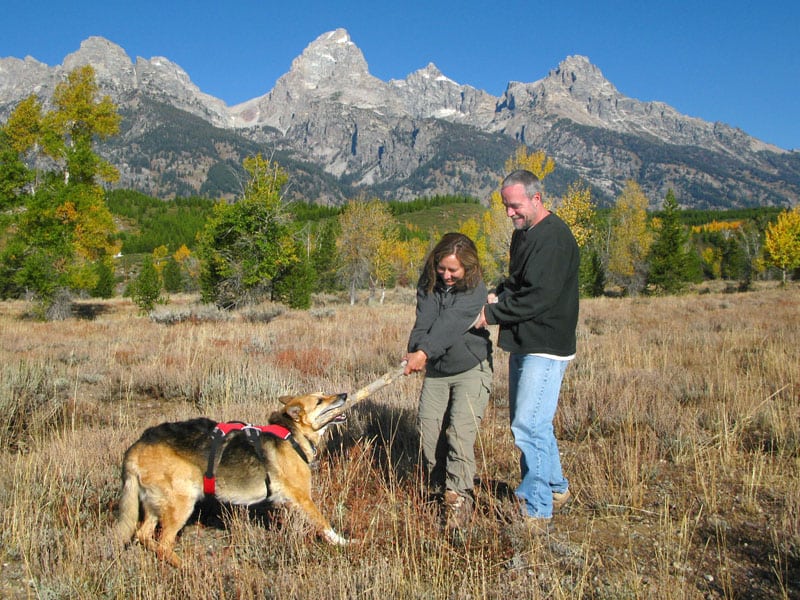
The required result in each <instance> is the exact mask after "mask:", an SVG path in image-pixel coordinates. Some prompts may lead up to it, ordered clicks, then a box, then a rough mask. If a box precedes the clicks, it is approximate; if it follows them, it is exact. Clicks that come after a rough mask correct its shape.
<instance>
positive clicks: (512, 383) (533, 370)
mask: <svg viewBox="0 0 800 600" xmlns="http://www.w3.org/2000/svg"><path fill="white" fill-rule="evenodd" d="M568 364H569V361H566V360H554V359H551V358H544V357H541V356H534V355H531V354H511V355H510V356H509V359H508V392H509V407H510V412H511V431H512V432H513V434H514V442H515V443H516V445H517V448H519V449H520V451H521V452H522V456H521V457H520V474H521V476H522V480H521V481H520V484H519V487H518V488H517V490H516V494H517V496H518V497H519V498H520V500H522V501H523V503H524V509H523V510H524V511H526V512H527V515H528V516H531V517H542V518H549V517H552V516H553V492H560V493H563V492H565V491H566V490H567V485H568V482H567V480H566V478H565V477H564V474H563V473H562V472H561V459H560V457H559V455H558V444H557V442H556V438H555V435H554V434H553V418H554V417H555V414H556V407H557V406H558V394H559V391H560V390H561V380H562V379H563V378H564V371H566V369H567V365H568Z"/></svg>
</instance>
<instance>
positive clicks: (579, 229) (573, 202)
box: [555, 181, 594, 248]
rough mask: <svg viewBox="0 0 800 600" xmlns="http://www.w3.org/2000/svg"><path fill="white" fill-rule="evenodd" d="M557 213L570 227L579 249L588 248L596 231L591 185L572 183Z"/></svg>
mask: <svg viewBox="0 0 800 600" xmlns="http://www.w3.org/2000/svg"><path fill="white" fill-rule="evenodd" d="M555 212H556V214H557V215H558V216H559V217H560V218H561V219H562V220H563V221H564V222H565V223H566V224H567V225H569V228H570V229H571V230H572V235H573V236H575V241H576V242H577V243H578V247H579V248H583V247H584V246H586V244H587V242H588V241H589V239H590V238H591V237H592V232H593V231H594V226H593V221H594V204H593V203H592V191H591V189H590V188H589V185H588V184H586V183H582V182H579V181H576V182H575V183H571V184H570V185H569V187H568V188H567V194H566V195H565V196H564V197H563V198H562V199H561V204H560V205H559V207H558V209H557V210H556V211H555Z"/></svg>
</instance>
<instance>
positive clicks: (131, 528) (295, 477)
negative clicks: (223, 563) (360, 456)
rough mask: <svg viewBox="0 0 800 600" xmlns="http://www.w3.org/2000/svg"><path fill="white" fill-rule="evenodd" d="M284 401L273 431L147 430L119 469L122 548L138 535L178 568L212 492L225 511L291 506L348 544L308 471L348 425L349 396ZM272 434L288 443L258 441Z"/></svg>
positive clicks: (185, 426) (207, 423) (201, 425)
mask: <svg viewBox="0 0 800 600" xmlns="http://www.w3.org/2000/svg"><path fill="white" fill-rule="evenodd" d="M279 400H280V401H281V402H282V403H283V407H282V408H281V410H278V411H275V412H273V413H272V415H270V417H269V419H268V421H269V423H270V425H269V426H265V427H263V428H254V427H252V426H249V425H244V424H239V425H238V426H234V427H232V428H231V427H230V424H218V423H217V422H215V421H212V420H211V419H207V418H204V417H201V418H196V419H191V420H188V421H180V422H175V423H162V424H161V425H156V426H155V427H150V428H149V429H147V430H145V431H144V433H143V434H142V436H141V437H140V438H139V439H138V440H137V441H136V442H135V443H134V444H133V445H132V446H131V447H130V448H128V450H127V451H126V452H125V456H124V458H123V462H122V491H121V493H120V500H119V514H118V517H117V521H116V523H115V525H114V528H113V538H114V540H115V542H116V543H117V545H118V546H124V545H125V544H127V543H129V542H130V541H132V538H133V537H134V534H135V537H136V539H137V540H138V541H139V542H140V543H141V544H142V545H143V546H144V547H145V548H147V549H148V550H151V551H153V552H155V553H156V555H157V556H158V557H159V558H161V559H162V560H165V561H167V562H168V563H170V564H172V565H173V566H175V567H180V566H181V559H180V557H179V556H178V555H177V554H175V551H174V550H173V548H174V545H175V540H176V537H177V535H178V532H179V531H180V530H181V529H182V528H183V526H184V525H185V524H186V521H187V520H188V519H189V517H190V516H191V515H192V513H193V511H194V507H195V505H196V504H197V503H198V502H199V501H200V500H202V499H203V498H204V497H205V495H206V494H208V493H209V492H211V493H213V494H214V495H215V496H216V498H217V500H219V501H220V502H223V503H230V504H236V505H250V504H255V503H259V502H262V501H264V500H267V501H269V502H270V503H272V504H275V505H281V504H285V505H289V506H291V507H293V508H294V509H297V510H298V511H299V512H301V513H302V514H304V515H305V516H306V517H307V519H308V520H309V522H310V523H311V524H312V525H313V526H314V528H315V529H316V531H317V532H318V533H319V534H320V535H321V536H322V537H323V538H324V539H325V540H326V541H328V542H329V543H331V544H336V545H345V544H347V543H349V541H348V540H347V539H345V538H344V537H342V536H341V535H339V534H338V533H337V532H336V531H335V530H334V529H333V527H332V526H331V524H330V522H329V521H328V519H326V518H325V516H323V514H322V513H321V512H320V510H319V508H318V507H317V505H316V504H315V503H314V501H313V500H312V499H311V463H312V462H313V460H314V457H315V455H316V452H317V446H318V445H319V443H320V441H321V440H322V436H323V434H324V432H325V430H326V429H327V428H328V426H329V425H332V424H338V423H341V422H343V421H345V420H346V417H345V415H344V412H343V411H344V407H345V403H346V400H347V394H336V395H324V394H321V393H317V394H308V395H303V396H283V397H281V398H279ZM218 425H219V426H218ZM223 425H229V427H228V429H230V431H229V432H227V434H222V433H220V431H221V429H224V428H223V427H222V426H223ZM270 427H271V428H273V431H274V430H275V429H277V430H278V431H280V432H282V433H283V436H280V435H275V434H273V433H270V432H267V431H265V432H263V433H262V432H261V431H258V432H257V434H255V435H254V429H258V430H268V429H269V428H270ZM282 437H284V438H285V439H282ZM215 439H216V441H215ZM209 458H210V460H209ZM209 488H210V489H209ZM140 506H141V509H142V512H143V514H144V518H143V520H142V522H141V523H139V514H140V513H139V509H140ZM157 526H160V536H159V538H158V539H156V527H157Z"/></svg>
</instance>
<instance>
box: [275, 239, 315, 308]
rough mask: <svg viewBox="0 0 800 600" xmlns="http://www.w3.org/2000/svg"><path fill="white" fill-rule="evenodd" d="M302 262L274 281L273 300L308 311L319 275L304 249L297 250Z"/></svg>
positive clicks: (276, 277) (278, 275)
mask: <svg viewBox="0 0 800 600" xmlns="http://www.w3.org/2000/svg"><path fill="white" fill-rule="evenodd" d="M295 253H296V255H297V256H301V257H304V258H301V259H300V260H298V261H296V262H293V263H292V264H291V265H290V266H289V267H287V268H286V269H282V270H281V272H280V273H278V274H277V275H276V276H275V278H274V279H273V285H272V299H273V300H275V301H278V302H283V303H284V304H287V305H289V306H290V307H291V308H300V309H306V308H310V307H311V292H312V291H313V290H314V284H315V283H316V281H317V273H316V271H314V267H313V265H312V264H311V260H310V259H309V258H305V256H306V255H305V254H304V253H303V249H302V248H299V247H298V248H295Z"/></svg>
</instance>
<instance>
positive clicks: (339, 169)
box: [0, 29, 800, 208]
mask: <svg viewBox="0 0 800 600" xmlns="http://www.w3.org/2000/svg"><path fill="white" fill-rule="evenodd" d="M84 64H91V65H92V66H93V67H94V69H95V71H96V74H97V80H98V83H99V84H100V88H101V91H102V93H104V94H108V95H110V96H111V98H112V99H113V100H114V102H115V103H117V105H118V106H119V109H120V113H121V114H122V115H123V122H122V127H121V134H120V135H119V136H117V137H115V138H114V139H112V140H110V141H109V142H107V143H105V144H104V145H103V146H101V149H100V151H101V153H102V154H103V155H105V156H106V157H108V158H109V159H110V160H111V162H112V163H113V164H115V165H116V166H117V167H118V168H119V170H120V173H121V180H120V182H119V183H118V185H119V186H120V187H125V188H131V189H136V190H139V191H142V192H144V193H147V194H151V195H154V196H158V197H162V198H165V199H167V198H171V197H174V196H175V195H179V196H189V195H196V194H201V195H207V196H209V197H213V198H217V197H233V196H235V195H236V194H238V193H239V192H240V190H241V183H242V169H241V161H242V159H243V158H244V157H246V156H248V155H252V154H254V153H256V152H261V153H263V154H265V155H267V156H270V157H273V158H274V159H275V160H277V161H278V162H279V163H280V164H282V165H283V166H284V167H285V168H286V169H287V170H288V171H289V174H290V185H289V189H288V190H287V193H288V194H290V195H291V196H292V197H296V198H301V199H304V200H307V201H311V202H319V203H325V204H338V203H341V202H343V201H344V200H346V199H348V198H353V197H359V196H363V197H379V198H385V199H397V200H407V199H412V198H416V197H420V196H433V195H440V194H463V195H468V196H473V197H478V198H481V199H486V198H488V196H489V194H490V193H491V191H492V190H493V189H495V188H496V186H497V183H498V181H499V179H500V177H501V176H502V169H503V163H504V162H505V160H506V158H508V157H509V156H510V155H511V154H512V153H513V152H514V150H515V149H516V148H517V147H518V146H519V145H520V144H526V145H527V146H529V147H530V148H531V149H533V150H544V151H545V152H546V153H547V154H548V156H551V157H553V158H554V159H555V161H556V165H557V167H556V170H555V171H554V172H553V173H552V174H551V175H550V176H549V177H548V178H547V180H546V188H547V192H548V193H549V194H550V195H551V196H559V195H561V194H563V193H564V191H565V190H566V188H567V186H568V185H569V184H570V183H572V182H573V181H576V180H578V179H584V180H585V181H587V182H588V183H589V184H590V185H591V186H592V189H593V195H594V197H595V199H596V200H597V201H598V202H599V203H600V204H601V205H603V204H608V203H610V202H612V201H613V199H614V197H615V196H616V195H617V194H618V193H619V192H620V190H621V189H622V188H623V187H624V185H625V183H626V181H627V180H631V179H632V180H635V181H637V182H638V183H639V184H640V185H641V186H642V188H643V189H644V191H645V193H646V194H647V195H648V198H649V199H650V203H651V206H652V207H657V206H658V205H659V204H660V203H661V202H662V201H663V199H664V196H665V195H666V192H667V190H668V189H670V188H672V189H673V190H674V191H675V194H676V197H677V199H678V201H679V203H680V204H681V205H682V206H684V207H692V208H734V207H750V206H767V205H770V206H794V205H796V204H797V202H798V200H799V199H800V152H796V151H792V152H790V151H786V150H782V149H780V148H777V147H775V146H772V145H769V144H766V143H764V142H762V141H760V140H757V139H755V138H754V137H751V136H749V135H747V134H746V133H745V132H744V131H742V130H740V129H736V128H733V127H730V126H728V125H725V124H724V123H710V122H707V121H703V120H701V119H698V118H693V117H688V116H685V115H682V114H680V113H679V112H677V111H676V110H675V109H673V108H671V107H670V106H668V105H666V104H664V103H661V102H642V101H639V100H636V99H633V98H629V97H626V96H624V95H622V94H621V93H620V92H619V91H618V90H617V89H616V88H615V87H614V85H613V84H612V83H611V82H609V81H608V80H606V79H605V78H604V77H603V74H602V73H601V71H600V69H598V68H597V67H596V66H595V65H593V64H592V63H591V62H590V61H589V59H588V58H586V57H583V56H569V57H567V58H565V59H564V60H563V61H562V62H561V63H560V64H559V65H558V66H557V67H556V68H554V69H553V70H551V71H550V72H549V73H548V74H547V75H545V76H544V77H543V78H542V79H539V80H538V81H535V82H533V83H521V82H510V83H509V84H508V86H507V88H506V90H505V92H504V93H503V95H502V96H500V97H495V96H492V95H491V94H489V93H487V92H485V91H482V90H479V89H476V88H474V87H471V86H469V85H461V84H458V83H456V82H454V81H452V80H451V79H449V78H448V77H446V76H445V75H444V74H443V73H441V72H440V71H439V69H438V68H437V67H436V66H435V65H434V64H428V65H427V66H425V67H423V68H421V69H420V70H418V71H416V72H414V73H411V74H410V75H408V76H407V77H406V78H405V79H403V80H390V81H388V82H385V81H382V80H380V79H378V78H376V77H374V76H372V75H371V74H370V73H369V69H368V66H367V62H366V60H365V58H364V56H363V54H362V52H361V50H359V48H358V47H357V46H356V45H355V44H354V43H353V41H352V40H351V39H350V36H349V35H348V33H347V31H345V30H343V29H338V30H336V31H331V32H328V33H325V34H323V35H321V36H320V37H318V38H317V39H316V40H314V41H313V42H312V43H311V44H309V45H308V47H307V48H306V49H305V50H304V51H303V52H302V54H301V55H300V56H298V57H296V58H295V59H294V61H293V62H292V65H291V68H290V70H289V71H288V72H287V73H286V74H284V75H283V76H282V77H280V78H279V79H278V80H277V82H276V83H275V86H274V87H273V89H272V90H270V91H269V92H267V93H266V94H264V95H263V96H260V97H258V98H254V99H252V100H249V101H247V102H244V103H242V104H239V105H236V106H227V105H226V104H225V103H224V102H223V101H221V100H219V99H217V98H214V97H212V96H210V95H208V94H205V93H203V92H202V91H201V90H200V89H199V88H198V87H197V86H196V85H195V84H193V83H192V81H191V79H190V78H189V76H188V74H187V73H186V72H185V71H184V70H183V69H181V67H179V66H178V65H176V64H174V63H172V62H170V61H169V60H168V59H166V58H163V57H153V58H150V59H149V60H148V59H144V58H141V57H137V58H136V60H135V62H134V61H132V60H131V58H130V57H129V56H128V55H127V54H126V53H125V51H124V50H123V49H122V48H120V47H119V46H117V45H115V44H114V43H112V42H110V41H108V40H106V39H104V38H100V37H91V38H89V39H87V40H85V41H84V42H83V43H82V44H81V46H80V48H79V49H78V50H77V51H76V52H74V53H73V54H70V55H68V56H67V57H65V59H64V61H63V63H62V64H61V65H58V66H54V67H50V66H48V65H45V64H43V63H41V62H39V61H37V60H35V59H34V58H31V57H26V58H24V59H19V58H13V57H10V58H0V120H4V119H5V118H6V116H7V115H8V113H9V112H10V110H12V109H13V107H14V106H15V105H16V104H17V103H18V102H19V101H20V100H22V99H23V98H25V97H27V96H29V95H30V94H37V95H38V96H39V97H40V99H41V100H42V101H44V102H45V103H46V102H47V100H48V99H49V98H50V96H51V95H52V91H53V89H54V88H55V85H56V84H57V83H58V82H59V81H61V80H62V79H63V78H64V77H65V76H66V74H67V73H68V72H69V71H71V70H72V69H74V68H75V67H77V66H80V65H84Z"/></svg>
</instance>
